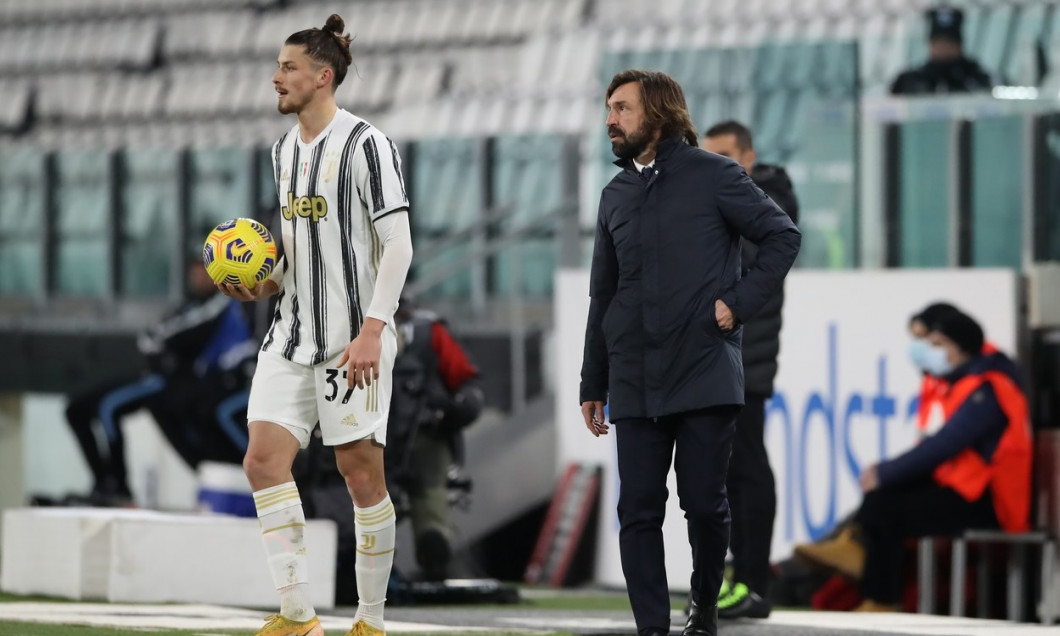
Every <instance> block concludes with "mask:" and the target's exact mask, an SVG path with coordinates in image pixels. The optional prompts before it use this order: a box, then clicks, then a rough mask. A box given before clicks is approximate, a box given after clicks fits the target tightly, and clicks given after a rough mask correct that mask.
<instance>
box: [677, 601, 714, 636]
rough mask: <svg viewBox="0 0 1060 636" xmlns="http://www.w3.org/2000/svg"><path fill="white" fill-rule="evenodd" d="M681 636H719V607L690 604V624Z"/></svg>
mask: <svg viewBox="0 0 1060 636" xmlns="http://www.w3.org/2000/svg"><path fill="white" fill-rule="evenodd" d="M681 636H718V606H717V605H710V606H709V607H705V606H702V605H700V604H698V603H696V602H695V601H692V600H690V601H689V603H688V622H687V623H685V629H684V631H682V632H681Z"/></svg>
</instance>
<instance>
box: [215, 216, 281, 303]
mask: <svg viewBox="0 0 1060 636" xmlns="http://www.w3.org/2000/svg"><path fill="white" fill-rule="evenodd" d="M202 262H203V264H204V265H206V272H207V273H208V274H209V275H210V278H212V279H213V282H215V283H217V284H218V285H220V284H221V283H232V284H234V285H235V284H241V285H243V286H244V287H246V288H247V289H253V288H254V286H255V285H257V284H258V283H260V282H261V281H263V280H265V279H266V278H268V277H269V275H270V274H272V269H273V268H274V267H276V242H275V241H273V240H272V234H271V233H270V232H269V228H267V227H265V225H264V224H262V223H259V222H257V221H255V220H254V219H232V220H231V221H225V222H224V223H222V224H220V225H218V226H217V227H215V228H214V229H213V231H212V232H210V235H209V236H207V237H206V243H205V244H204V245H203V246H202Z"/></svg>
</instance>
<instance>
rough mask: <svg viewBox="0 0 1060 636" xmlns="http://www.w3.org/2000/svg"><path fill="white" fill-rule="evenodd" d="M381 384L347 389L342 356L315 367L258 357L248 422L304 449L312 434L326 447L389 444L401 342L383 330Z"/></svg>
mask: <svg viewBox="0 0 1060 636" xmlns="http://www.w3.org/2000/svg"><path fill="white" fill-rule="evenodd" d="M382 344H383V348H382V353H381V354H380V356H379V367H380V368H379V378H377V379H375V380H373V381H372V385H371V386H366V387H365V388H363V389H359V388H357V386H356V385H355V386H354V387H353V388H352V389H349V388H347V385H346V369H345V368H342V369H340V368H337V365H338V362H339V359H340V358H341V357H342V353H341V352H340V353H338V354H337V355H335V356H334V357H333V358H331V359H330V360H327V361H325V362H324V363H323V364H321V365H319V366H316V367H307V366H305V365H301V364H295V363H294V362H291V361H290V360H287V359H285V358H284V357H283V356H282V355H280V354H279V353H275V352H272V351H262V352H259V353H258V366H257V369H256V370H255V371H254V380H253V382H252V383H251V387H250V402H249V404H248V405H247V422H248V423H249V422H256V421H264V422H273V423H275V424H278V425H279V426H282V427H283V428H285V429H287V430H288V431H290V433H291V435H294V437H295V439H297V440H298V443H299V444H301V445H302V448H305V447H306V446H308V445H309V436H310V434H311V433H312V432H313V428H314V427H315V426H316V425H317V423H318V422H319V423H320V432H321V434H322V436H323V438H324V444H325V445H327V446H338V445H340V444H346V443H347V442H353V441H356V440H359V439H365V438H367V437H369V436H371V437H372V438H373V439H374V440H375V441H376V442H378V443H380V444H384V445H385V444H386V423H387V417H388V416H389V415H390V396H391V394H392V392H393V386H394V382H393V380H394V373H393V372H394V358H395V357H396V356H397V339H396V338H395V337H394V334H393V332H392V331H391V330H390V329H384V330H383V336H382Z"/></svg>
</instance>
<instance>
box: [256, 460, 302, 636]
mask: <svg viewBox="0 0 1060 636" xmlns="http://www.w3.org/2000/svg"><path fill="white" fill-rule="evenodd" d="M254 507H255V508H257V510H258V521H259V522H260V523H261V537H262V540H263V543H264V544H265V556H266V557H267V558H268V562H269V571H270V572H271V573H272V582H273V583H274V584H275V585H276V589H277V590H279V592H280V614H282V615H283V616H284V617H285V618H288V619H290V620H292V621H307V620H309V619H311V618H313V617H314V616H316V610H314V609H313V604H312V603H311V602H310V601H309V585H308V581H309V574H308V571H307V568H306V561H307V559H306V551H305V541H304V539H303V537H304V535H305V512H303V511H302V499H301V498H300V497H299V496H298V488H297V487H296V486H295V484H294V482H293V481H289V482H287V483H285V484H280V485H279V486H273V487H271V488H266V489H264V490H259V491H257V492H255V493H254Z"/></svg>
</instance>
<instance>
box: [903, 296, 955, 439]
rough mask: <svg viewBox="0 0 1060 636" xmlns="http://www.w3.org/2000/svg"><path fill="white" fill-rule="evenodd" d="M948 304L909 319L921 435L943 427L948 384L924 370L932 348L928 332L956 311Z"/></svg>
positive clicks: (910, 350)
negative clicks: (942, 408) (917, 379)
mask: <svg viewBox="0 0 1060 636" xmlns="http://www.w3.org/2000/svg"><path fill="white" fill-rule="evenodd" d="M957 311H958V310H957V308H956V307H954V306H953V305H951V304H949V303H932V304H930V305H928V306H927V307H925V308H924V309H922V310H921V311H920V312H918V313H916V314H914V315H913V316H912V317H911V318H910V319H909V336H910V342H909V359H910V360H911V361H912V363H913V366H915V367H916V368H917V369H918V370H920V372H921V376H922V377H921V380H920V399H919V400H918V401H917V413H916V427H917V430H918V431H919V433H920V434H921V435H928V434H930V433H932V432H933V431H935V430H938V427H939V426H940V425H941V424H942V418H941V417H940V416H939V413H940V410H941V409H940V408H939V407H940V406H941V403H942V400H941V397H942V394H943V392H944V389H945V383H944V382H942V381H941V380H940V379H939V378H938V377H936V376H935V375H932V374H931V373H930V372H928V370H927V369H926V368H924V354H925V353H926V352H927V350H928V348H929V347H930V346H931V345H930V343H929V342H928V333H929V332H930V331H931V326H932V325H934V324H936V323H938V322H939V321H940V320H941V319H942V318H943V317H945V316H947V315H949V314H952V313H954V312H957Z"/></svg>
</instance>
